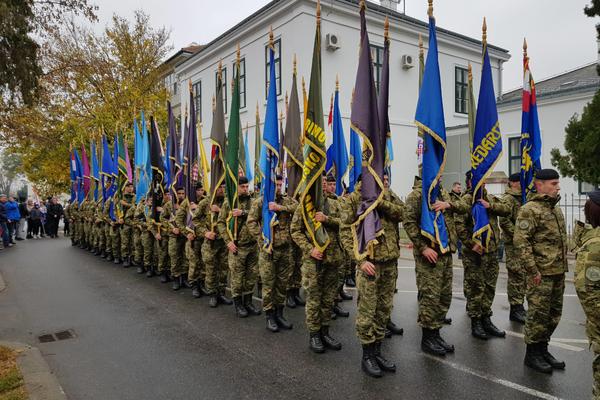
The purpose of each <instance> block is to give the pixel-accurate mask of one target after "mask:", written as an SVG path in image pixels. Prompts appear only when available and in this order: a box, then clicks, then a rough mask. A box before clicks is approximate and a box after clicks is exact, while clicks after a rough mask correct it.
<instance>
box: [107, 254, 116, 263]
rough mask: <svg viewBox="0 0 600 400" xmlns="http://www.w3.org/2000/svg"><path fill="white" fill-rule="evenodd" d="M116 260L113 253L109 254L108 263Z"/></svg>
mask: <svg viewBox="0 0 600 400" xmlns="http://www.w3.org/2000/svg"><path fill="white" fill-rule="evenodd" d="M114 259H115V258H114V257H113V255H112V253H108V254H107V255H106V258H105V260H106V261H108V262H111V261H113V260H114Z"/></svg>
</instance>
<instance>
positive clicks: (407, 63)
mask: <svg viewBox="0 0 600 400" xmlns="http://www.w3.org/2000/svg"><path fill="white" fill-rule="evenodd" d="M414 66H415V59H414V58H413V56H411V55H410V54H404V55H403V56H402V69H406V70H408V69H411V68H412V67H414Z"/></svg>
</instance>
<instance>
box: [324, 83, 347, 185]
mask: <svg viewBox="0 0 600 400" xmlns="http://www.w3.org/2000/svg"><path fill="white" fill-rule="evenodd" d="M331 147H332V148H333V149H332V155H331V156H332V161H333V165H334V166H335V194H336V195H338V196H341V195H342V194H343V193H344V184H343V182H344V178H345V177H346V174H347V173H348V164H349V162H348V148H347V147H346V138H345V137H344V128H343V127H342V113H341V112H340V92H339V90H337V89H336V91H335V99H334V101H333V144H332V145H331ZM328 156H329V154H328ZM326 169H327V167H326Z"/></svg>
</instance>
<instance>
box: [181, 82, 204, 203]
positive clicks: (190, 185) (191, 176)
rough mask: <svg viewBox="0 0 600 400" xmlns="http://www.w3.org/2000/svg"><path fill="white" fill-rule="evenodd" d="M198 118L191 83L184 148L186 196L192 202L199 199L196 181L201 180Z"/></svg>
mask: <svg viewBox="0 0 600 400" xmlns="http://www.w3.org/2000/svg"><path fill="white" fill-rule="evenodd" d="M197 118H198V114H197V112H196V104H195V102H194V93H193V91H192V86H191V85H190V119H189V123H188V129H187V140H185V141H184V142H185V144H186V145H187V146H186V147H185V148H184V149H183V152H184V153H183V168H184V182H185V183H184V186H185V192H186V196H187V198H188V200H189V201H191V202H192V203H196V202H197V201H198V199H197V198H196V183H198V181H199V180H200V170H199V165H198V162H199V161H200V160H199V154H198V151H199V148H198V130H197V127H198V120H197Z"/></svg>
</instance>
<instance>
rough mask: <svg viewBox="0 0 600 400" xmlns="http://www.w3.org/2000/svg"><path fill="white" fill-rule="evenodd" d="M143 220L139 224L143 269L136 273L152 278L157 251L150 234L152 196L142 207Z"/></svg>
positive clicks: (152, 236) (152, 223) (149, 196)
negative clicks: (142, 250)
mask: <svg viewBox="0 0 600 400" xmlns="http://www.w3.org/2000/svg"><path fill="white" fill-rule="evenodd" d="M143 214H144V219H143V220H142V221H141V222H140V226H141V229H142V247H143V249H144V256H143V257H142V260H143V267H142V268H139V267H138V271H137V272H138V273H140V274H142V273H144V272H146V276H148V277H149V278H151V277H153V276H154V271H155V270H156V261H157V251H156V245H155V243H154V242H155V239H154V234H153V233H152V226H153V225H154V220H153V219H152V196H151V195H148V196H147V197H146V201H145V205H144V213H143Z"/></svg>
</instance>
